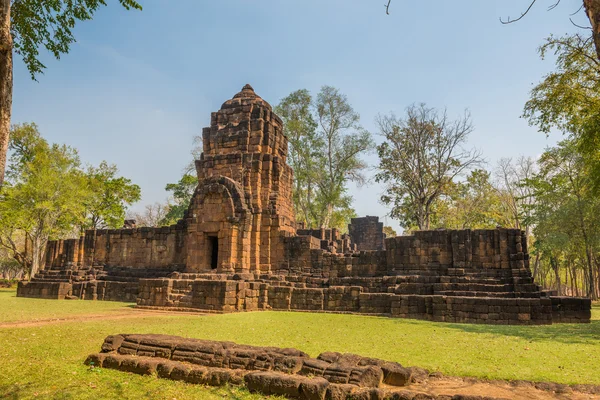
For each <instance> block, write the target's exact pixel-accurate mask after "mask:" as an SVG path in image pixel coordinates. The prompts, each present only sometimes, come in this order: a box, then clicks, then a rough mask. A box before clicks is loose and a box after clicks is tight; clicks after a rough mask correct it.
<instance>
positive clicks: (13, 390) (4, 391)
mask: <svg viewBox="0 0 600 400" xmlns="http://www.w3.org/2000/svg"><path fill="white" fill-rule="evenodd" d="M29 386H31V383H27V384H24V385H18V384H9V385H0V399H21V398H23V392H24V391H25V390H26V389H27V388H28V387H29Z"/></svg>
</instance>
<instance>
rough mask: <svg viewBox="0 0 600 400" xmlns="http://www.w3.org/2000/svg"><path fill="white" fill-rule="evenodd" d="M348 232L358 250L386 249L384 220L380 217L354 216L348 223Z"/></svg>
mask: <svg viewBox="0 0 600 400" xmlns="http://www.w3.org/2000/svg"><path fill="white" fill-rule="evenodd" d="M348 233H349V235H350V237H351V238H352V242H353V243H355V244H356V246H357V247H358V250H384V249H385V233H383V222H379V217H371V216H368V215H367V216H366V217H361V218H352V219H351V220H350V225H348Z"/></svg>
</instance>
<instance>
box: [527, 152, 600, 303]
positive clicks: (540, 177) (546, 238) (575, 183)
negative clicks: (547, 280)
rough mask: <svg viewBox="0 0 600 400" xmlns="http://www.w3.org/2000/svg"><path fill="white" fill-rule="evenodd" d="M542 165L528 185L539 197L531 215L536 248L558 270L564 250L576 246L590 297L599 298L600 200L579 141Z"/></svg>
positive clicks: (543, 158) (547, 156)
mask: <svg viewBox="0 0 600 400" xmlns="http://www.w3.org/2000/svg"><path fill="white" fill-rule="evenodd" d="M539 164H540V172H539V174H537V175H536V176H534V178H532V179H530V180H529V181H528V182H527V183H528V184H529V185H531V186H532V187H533V189H534V190H535V196H536V203H535V204H534V205H533V207H532V213H531V219H532V221H531V222H532V224H534V225H535V227H534V234H535V237H536V247H538V248H539V249H540V250H541V251H542V252H546V253H548V254H549V255H550V257H551V262H552V263H553V268H554V269H556V271H558V268H559V265H558V263H559V252H560V251H561V250H562V251H563V252H566V251H567V249H568V248H569V247H571V246H573V245H575V246H574V248H579V249H582V253H583V254H584V257H585V264H586V271H587V276H586V280H587V294H588V296H593V297H595V295H596V278H595V274H594V266H593V253H594V243H597V240H598V238H597V234H596V233H595V229H594V228H593V227H594V226H596V224H597V223H598V217H597V216H598V213H599V212H600V201H598V199H597V197H596V196H594V195H593V194H592V192H591V180H590V178H589V176H588V175H587V174H586V171H585V169H584V168H583V159H582V157H581V155H580V154H579V153H578V152H577V147H576V144H575V142H574V141H573V140H565V141H562V142H560V143H559V144H558V145H557V146H556V147H553V148H550V149H548V150H546V151H545V152H544V154H543V155H542V156H541V158H540V161H539ZM577 243H579V245H577ZM556 273H558V272H556Z"/></svg>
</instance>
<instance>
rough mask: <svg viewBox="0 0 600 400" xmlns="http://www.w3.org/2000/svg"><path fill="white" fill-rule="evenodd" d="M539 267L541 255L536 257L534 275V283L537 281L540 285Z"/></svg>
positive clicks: (538, 254)
mask: <svg viewBox="0 0 600 400" xmlns="http://www.w3.org/2000/svg"><path fill="white" fill-rule="evenodd" d="M539 266H540V253H537V254H536V255H535V262H534V263H533V274H532V275H533V281H534V282H536V281H537V282H538V283H539V279H538V277H537V275H538V268H539Z"/></svg>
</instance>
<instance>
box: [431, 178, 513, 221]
mask: <svg viewBox="0 0 600 400" xmlns="http://www.w3.org/2000/svg"><path fill="white" fill-rule="evenodd" d="M439 202H441V203H442V204H441V205H439V206H438V207H437V213H438V215H437V216H436V217H437V218H436V222H435V224H434V225H435V226H437V227H440V228H447V229H494V228H496V227H497V226H507V225H508V222H509V219H508V218H507V214H506V213H505V212H504V209H503V207H502V202H501V198H500V193H499V192H498V190H497V189H496V188H495V187H494V186H493V185H492V182H491V174H490V172H488V171H486V170H484V169H475V170H473V171H471V173H470V174H469V175H468V176H467V178H466V180H465V181H464V182H457V183H454V184H453V185H451V186H450V189H449V190H448V194H447V195H446V196H444V197H442V198H440V200H439Z"/></svg>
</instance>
